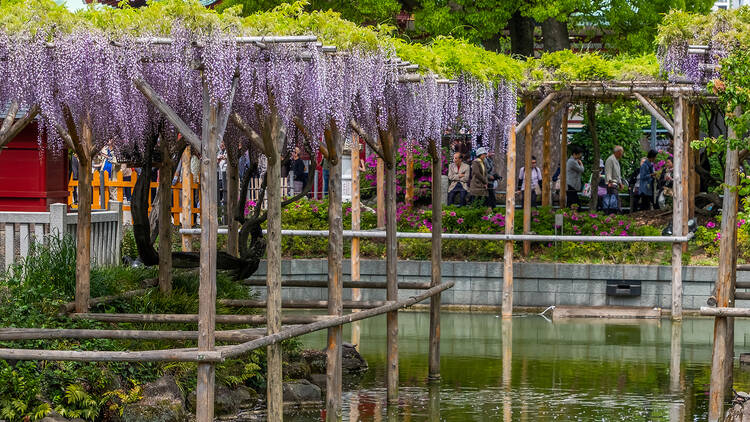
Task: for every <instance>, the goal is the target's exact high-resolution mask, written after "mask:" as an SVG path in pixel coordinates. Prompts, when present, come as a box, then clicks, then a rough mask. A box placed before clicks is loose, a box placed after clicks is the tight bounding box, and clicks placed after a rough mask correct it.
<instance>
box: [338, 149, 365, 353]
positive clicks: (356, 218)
mask: <svg viewBox="0 0 750 422" xmlns="http://www.w3.org/2000/svg"><path fill="white" fill-rule="evenodd" d="M360 213H361V207H360V194H359V138H358V137H357V135H356V134H352V230H359V229H360V220H361V214H360ZM351 261H352V262H351V266H352V271H351V273H352V281H359V277H360V272H359V263H360V260H359V238H358V237H356V236H354V237H352V249H351ZM342 285H343V282H342ZM361 300H362V292H361V291H360V290H359V288H357V287H355V288H353V289H352V301H354V302H357V301H361ZM344 307H346V302H344ZM355 311H356V309H355ZM351 340H352V344H353V345H354V347H355V348H356V349H357V351H359V340H360V326H359V323H358V322H355V323H352V339H351Z"/></svg>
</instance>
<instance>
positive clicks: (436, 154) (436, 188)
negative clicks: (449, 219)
mask: <svg viewBox="0 0 750 422" xmlns="http://www.w3.org/2000/svg"><path fill="white" fill-rule="evenodd" d="M441 154H442V151H441V148H440V145H439V144H438V143H437V141H436V140H434V139H431V140H430V158H431V160H432V252H431V261H430V269H431V271H430V273H431V280H430V286H432V287H435V286H438V285H440V283H441V281H442V274H441V271H442V270H441V268H442V263H443V238H442V236H441V235H442V234H443V212H442V207H443V200H442V198H441V195H442V192H443V187H442V184H441V183H440V182H439V181H440V177H441V176H442V174H443V171H442V167H443V163H442V156H441ZM440 299H441V298H440V294H439V293H438V294H436V295H435V296H433V297H432V298H430V351H429V355H428V378H429V379H432V380H436V379H439V378H440Z"/></svg>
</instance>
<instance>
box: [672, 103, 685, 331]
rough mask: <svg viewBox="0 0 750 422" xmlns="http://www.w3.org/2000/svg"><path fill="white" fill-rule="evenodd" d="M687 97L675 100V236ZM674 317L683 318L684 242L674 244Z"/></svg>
mask: <svg viewBox="0 0 750 422" xmlns="http://www.w3.org/2000/svg"><path fill="white" fill-rule="evenodd" d="M684 117H685V99H684V98H683V97H682V96H678V97H677V98H675V100H674V171H673V173H674V183H673V185H674V187H673V189H674V196H673V197H672V202H673V206H672V227H673V233H674V235H675V236H682V235H683V234H684V232H683V230H682V218H683V207H684V206H685V196H684V195H683V190H684V189H683V188H684V185H683V183H682V176H683V172H682V170H683V164H684V161H685V160H684V156H685V154H684V150H685V124H684ZM672 319H673V320H681V319H682V243H673V244H672Z"/></svg>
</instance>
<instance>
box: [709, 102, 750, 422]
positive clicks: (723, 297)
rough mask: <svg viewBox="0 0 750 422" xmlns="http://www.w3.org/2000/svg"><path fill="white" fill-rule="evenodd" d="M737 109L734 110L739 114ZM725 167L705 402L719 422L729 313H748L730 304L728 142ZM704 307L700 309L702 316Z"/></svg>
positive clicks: (731, 176) (732, 180) (733, 226)
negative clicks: (712, 327)
mask: <svg viewBox="0 0 750 422" xmlns="http://www.w3.org/2000/svg"><path fill="white" fill-rule="evenodd" d="M739 111H740V110H736V114H737V115H739V114H741V113H739ZM729 131H730V133H729V137H730V138H731V137H734V136H736V134H734V133H733V132H734V131H733V129H732V128H731V127H730V128H729ZM725 157H726V158H725V160H726V163H725V166H724V169H725V170H724V200H723V201H724V202H723V204H722V219H721V239H720V240H719V269H718V273H717V278H716V308H714V309H716V311H715V312H716V313H715V314H713V315H712V316H715V317H716V320H715V321H714V342H713V344H714V349H713V357H712V361H711V383H710V388H709V403H708V420H709V421H720V420H722V418H723V414H724V409H723V407H724V397H725V395H726V392H727V387H728V386H731V385H727V379H726V372H727V367H729V366H732V365H733V359H732V357H731V355H730V354H729V353H728V348H727V345H728V344H729V342H730V339H729V331H730V330H729V321H728V318H727V317H730V316H747V315H744V314H743V312H746V311H747V309H736V310H733V309H732V308H731V307H732V306H734V303H732V301H731V298H732V293H733V286H732V278H733V273H734V272H735V271H736V266H735V265H733V264H734V254H735V249H736V241H737V211H738V209H737V190H736V189H735V188H734V187H735V186H737V185H738V182H739V175H738V168H739V164H740V163H739V152H738V151H737V150H734V149H731V148H730V147H729V145H727V150H726V154H725ZM706 309H710V308H701V315H709V314H708V313H704V312H705V311H706Z"/></svg>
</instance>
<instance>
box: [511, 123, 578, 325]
mask: <svg viewBox="0 0 750 422" xmlns="http://www.w3.org/2000/svg"><path fill="white" fill-rule="evenodd" d="M566 114H567V113H566ZM505 157H506V163H507V164H506V169H505V171H506V179H505V180H506V181H507V182H506V183H507V187H506V189H505V191H506V192H508V193H507V194H506V195H505V234H513V232H514V230H513V225H514V222H515V217H516V197H515V195H513V194H512V192H515V191H516V178H515V175H516V130H515V128H514V127H511V128H510V138H509V139H508V150H507V151H506V152H505ZM502 313H503V318H510V317H511V316H513V241H512V240H506V241H505V250H504V252H503V309H502Z"/></svg>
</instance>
